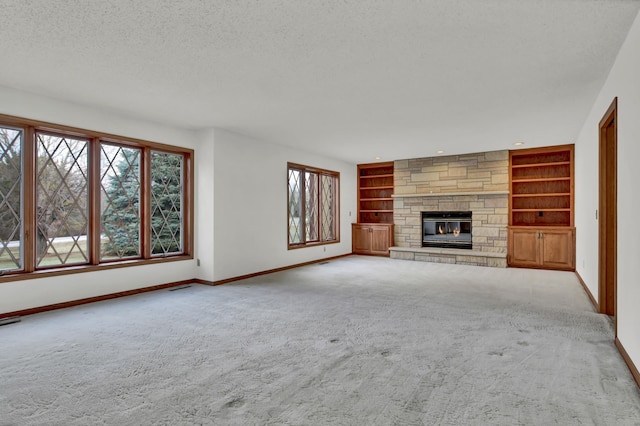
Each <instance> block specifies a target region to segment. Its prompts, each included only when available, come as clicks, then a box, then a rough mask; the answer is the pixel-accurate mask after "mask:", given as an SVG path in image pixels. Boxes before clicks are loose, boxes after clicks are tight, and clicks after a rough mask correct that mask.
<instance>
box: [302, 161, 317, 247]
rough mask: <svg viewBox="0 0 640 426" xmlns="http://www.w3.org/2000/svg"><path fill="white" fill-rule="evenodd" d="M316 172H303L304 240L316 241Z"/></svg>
mask: <svg viewBox="0 0 640 426" xmlns="http://www.w3.org/2000/svg"><path fill="white" fill-rule="evenodd" d="M319 184H320V182H319V179H318V174H317V173H310V172H305V213H306V216H305V231H306V234H305V236H306V241H307V242H309V241H318V185H319Z"/></svg>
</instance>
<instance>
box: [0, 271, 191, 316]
mask: <svg viewBox="0 0 640 426" xmlns="http://www.w3.org/2000/svg"><path fill="white" fill-rule="evenodd" d="M193 282H195V280H183V281H176V282H172V283H167V284H159V285H154V286H151V287H144V288H138V289H135V290H127V291H120V292H118V293H110V294H105V295H102V296H95V297H88V298H86V299H78V300H72V301H69V302H62V303H55V304H53V305H46V306H39V307H37V308H30V309H23V310H21V311H14V312H6V313H2V314H0V319H2V318H7V317H23V316H26V315H33V314H39V313H41V312H47V311H53V310H56V309H64V308H70V307H72V306H78V305H85V304H87V303H93V302H101V301H103V300H109V299H116V298H118V297H125V296H133V295H134V294H140V293H147V292H149V291H156V290H164V289H166V288H171V287H177V286H181V285H185V284H191V283H193Z"/></svg>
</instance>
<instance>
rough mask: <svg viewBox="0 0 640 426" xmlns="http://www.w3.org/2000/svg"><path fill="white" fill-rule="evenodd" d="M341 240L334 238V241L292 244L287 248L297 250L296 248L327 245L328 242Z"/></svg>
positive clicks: (334, 242)
mask: <svg viewBox="0 0 640 426" xmlns="http://www.w3.org/2000/svg"><path fill="white" fill-rule="evenodd" d="M339 242H340V240H332V241H319V242H313V243H304V244H290V245H289V247H287V250H296V249H301V248H306V247H317V246H326V245H328V244H338V243H339Z"/></svg>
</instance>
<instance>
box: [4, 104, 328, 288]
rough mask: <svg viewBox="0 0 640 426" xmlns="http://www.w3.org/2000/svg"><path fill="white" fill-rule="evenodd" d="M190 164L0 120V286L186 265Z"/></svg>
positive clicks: (185, 155)
mask: <svg viewBox="0 0 640 426" xmlns="http://www.w3.org/2000/svg"><path fill="white" fill-rule="evenodd" d="M192 165H193V150H191V149H186V148H180V147H176V146H171V145H164V144H159V143H154V142H145V141H141V140H138V139H128V138H120V137H115V136H112V135H106V134H101V133H98V132H93V131H84V130H81V129H71V128H68V127H64V126H57V125H54V124H50V123H40V122H37V121H33V120H27V119H22V118H17V117H9V116H6V115H1V114H0V283H1V282H4V281H14V280H19V279H29V278H32V277H33V273H37V276H46V275H48V274H55V275H59V274H63V273H72V272H82V271H87V270H98V269H110V268H117V267H125V266H133V265H136V264H146V263H156V262H164V261H169V260H172V259H173V260H183V259H186V258H192V253H193V231H194V229H193V166H192ZM319 208H321V207H319ZM320 211H321V210H318V212H320Z"/></svg>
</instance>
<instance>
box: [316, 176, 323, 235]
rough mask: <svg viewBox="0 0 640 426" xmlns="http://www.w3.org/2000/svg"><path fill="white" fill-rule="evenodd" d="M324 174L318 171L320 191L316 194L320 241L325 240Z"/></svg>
mask: <svg viewBox="0 0 640 426" xmlns="http://www.w3.org/2000/svg"><path fill="white" fill-rule="evenodd" d="M323 176H324V175H323V174H321V173H318V193H317V194H316V197H317V203H318V217H317V218H316V220H317V223H316V226H317V227H318V241H319V242H322V241H324V238H323V235H322V212H323V208H324V206H323V203H322V193H323V190H324V188H323V186H324V179H323Z"/></svg>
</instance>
